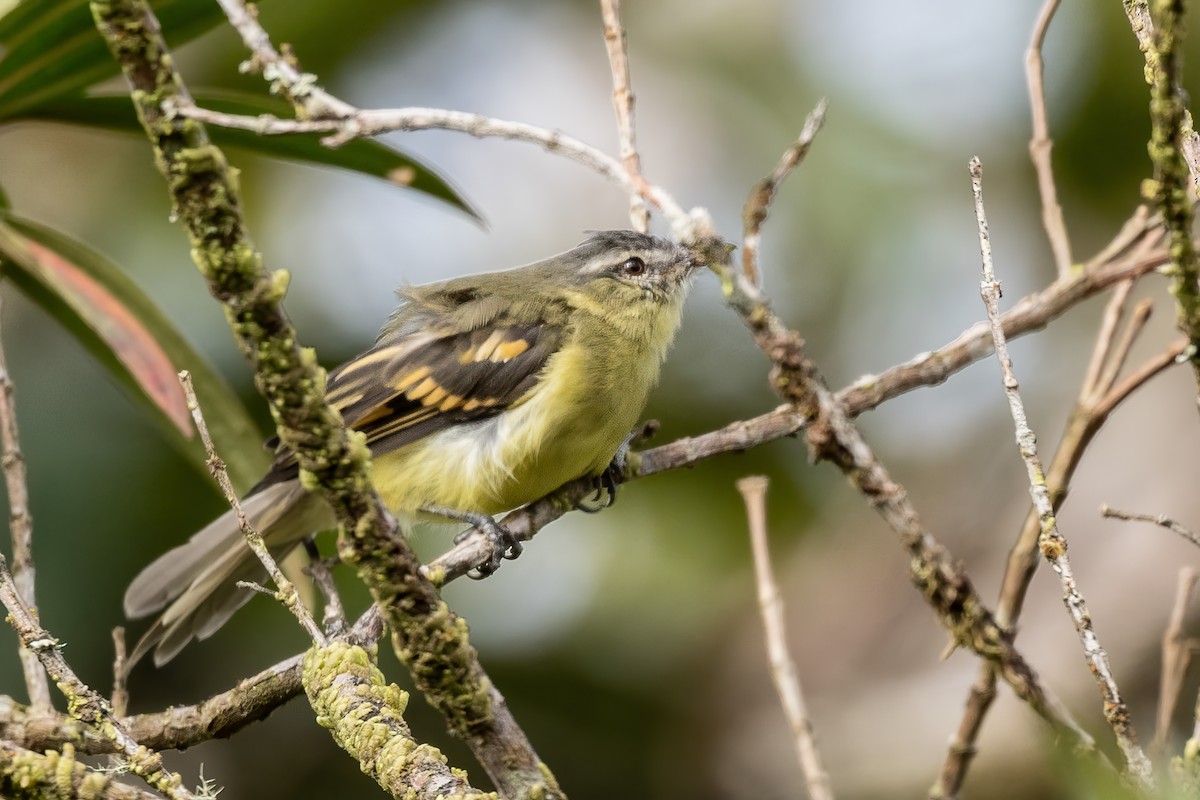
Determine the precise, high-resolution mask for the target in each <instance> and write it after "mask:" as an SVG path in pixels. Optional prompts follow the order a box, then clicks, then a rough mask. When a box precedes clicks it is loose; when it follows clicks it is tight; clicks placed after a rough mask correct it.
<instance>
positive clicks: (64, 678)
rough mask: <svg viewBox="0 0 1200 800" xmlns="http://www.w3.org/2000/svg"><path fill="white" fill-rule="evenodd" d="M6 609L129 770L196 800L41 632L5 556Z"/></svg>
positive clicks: (0, 565)
mask: <svg viewBox="0 0 1200 800" xmlns="http://www.w3.org/2000/svg"><path fill="white" fill-rule="evenodd" d="M0 603H2V604H3V605H4V608H5V609H7V610H8V621H9V623H10V624H11V625H12V626H13V629H14V630H15V631H16V632H17V636H19V637H20V639H21V643H22V644H23V645H24V646H25V647H27V648H29V650H30V651H31V652H33V653H35V654H36V655H37V657H38V660H39V661H41V662H42V666H43V667H45V668H46V672H47V673H49V675H50V678H51V679H52V680H53V681H54V683H55V684H56V685H57V686H58V688H59V690H60V691H61V692H62V693H63V695H64V696H65V697H66V698H67V711H68V713H70V715H71V716H72V717H74V718H75V719H77V720H79V721H80V722H82V723H84V724H85V725H87V726H89V727H90V728H91V729H92V730H94V731H95V732H97V733H98V734H99V735H100V736H102V737H103V738H105V739H107V740H109V741H110V742H112V743H113V744H114V745H115V746H116V749H117V752H118V753H120V754H121V756H122V757H123V758H124V759H125V760H126V761H127V762H128V764H129V769H130V771H131V772H133V773H134V774H136V775H138V776H139V777H141V778H142V779H143V780H145V781H146V782H147V783H148V784H150V785H151V786H153V787H154V788H155V789H157V790H158V791H160V792H162V793H163V794H164V795H166V796H167V797H169V798H171V800H193V795H192V793H191V792H189V791H188V790H187V789H184V788H183V780H182V778H180V777H179V775H178V774H177V773H174V772H171V771H170V770H168V769H166V767H164V766H163V761H162V756H160V755H159V754H158V753H156V752H154V751H153V750H150V749H148V748H146V747H145V746H144V745H142V744H141V743H140V742H138V741H137V740H136V739H134V738H133V736H132V735H131V734H130V732H129V731H128V730H127V729H126V728H125V726H124V724H122V722H121V721H120V720H119V719H117V717H116V715H115V714H114V713H113V710H112V706H111V705H110V704H109V702H108V701H107V700H105V699H104V698H103V697H102V696H101V695H100V694H99V693H98V692H96V691H95V690H94V689H92V688H91V687H90V686H88V685H87V684H85V683H84V682H83V681H81V680H80V679H79V676H77V675H76V674H75V671H74V670H72V669H71V667H70V665H69V664H67V662H66V659H64V658H63V657H62V654H61V653H60V652H59V651H58V648H59V646H60V643H59V641H58V640H57V639H55V638H54V637H53V636H51V635H50V633H49V632H48V631H47V630H46V629H45V628H43V627H42V626H41V624H40V623H39V622H38V621H37V619H36V618H35V617H34V616H33V614H32V612H30V610H29V608H28V606H26V605H25V602H24V600H22V599H21V596H20V594H19V593H18V592H17V587H16V584H14V583H13V578H12V574H11V573H9V571H8V563H7V561H6V560H5V559H4V557H3V556H0Z"/></svg>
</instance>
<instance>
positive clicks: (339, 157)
mask: <svg viewBox="0 0 1200 800" xmlns="http://www.w3.org/2000/svg"><path fill="white" fill-rule="evenodd" d="M196 103H197V104H198V105H200V106H202V107H204V108H208V109H211V110H213V111H220V112H222V113H225V114H238V115H242V116H254V117H257V116H259V115H261V114H272V115H274V116H277V117H281V118H287V117H290V116H291V109H290V106H288V105H287V104H286V103H284V102H283V101H281V100H276V99H274V98H270V97H266V96H263V97H259V96H257V95H250V94H246V95H243V94H238V93H231V92H220V93H200V94H198V95H197V97H196ZM28 114H29V117H30V118H32V119H41V120H46V121H51V122H62V123H72V124H77V125H88V126H91V127H96V128H103V129H106V130H113V131H121V132H128V133H137V134H139V135H140V134H141V131H142V128H141V124H140V123H139V122H138V119H137V116H136V115H135V114H134V111H133V104H132V103H131V102H130V101H129V97H128V96H126V95H98V96H94V97H75V98H65V99H62V100H58V101H55V102H52V103H45V104H42V105H40V106H38V107H37V108H35V109H32V110H30V111H29V112H28ZM208 131H209V135H210V136H211V137H212V139H213V141H214V142H216V143H217V144H218V145H221V146H222V147H225V146H229V147H239V148H242V149H245V150H249V151H252V152H255V153H259V154H262V155H266V156H271V157H274V158H284V159H290V160H293V161H301V162H306V163H309V164H320V165H325V166H332V167H340V168H342V169H349V170H353V171H355V172H360V173H363V174H364V175H371V176H373V177H376V178H380V179H382V180H385V181H388V182H389V183H392V184H394V185H397V186H402V187H404V188H407V189H413V190H415V191H418V192H422V193H424V194H427V195H430V196H432V197H436V198H437V199H439V200H442V201H444V202H446V203H449V204H450V205H452V206H454V207H455V208H457V209H459V210H460V211H464V212H466V213H467V214H469V215H470V216H472V217H474V218H475V219H476V220H478V219H479V214H478V213H476V211H475V210H474V209H473V208H472V207H471V206H470V204H469V203H468V202H467V201H466V200H465V199H464V198H463V197H462V196H461V195H460V194H459V193H458V192H457V191H455V189H454V188H453V187H451V186H450V185H449V184H448V183H447V182H446V180H445V179H444V178H443V177H442V176H441V175H439V174H438V173H437V172H436V171H434V169H433V168H432V167H429V166H427V165H426V164H423V163H421V162H420V161H418V160H416V159H414V158H413V157H412V156H409V155H406V154H404V153H402V152H400V151H398V150H394V149H392V148H390V147H388V146H387V145H384V144H381V143H379V142H376V141H371V140H368V139H357V140H355V141H352V142H350V143H348V144H346V145H343V146H342V147H339V148H337V149H331V148H328V147H325V146H324V145H322V144H321V142H320V138H321V137H320V135H317V134H313V135H303V136H300V135H295V136H260V135H258V134H256V133H253V132H251V131H239V130H231V129H228V128H221V127H216V126H210V127H209V129H208Z"/></svg>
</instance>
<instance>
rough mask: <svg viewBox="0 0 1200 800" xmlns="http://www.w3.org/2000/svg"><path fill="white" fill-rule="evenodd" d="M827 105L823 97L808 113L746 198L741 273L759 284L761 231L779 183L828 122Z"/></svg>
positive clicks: (755, 283) (801, 158) (827, 102)
mask: <svg viewBox="0 0 1200 800" xmlns="http://www.w3.org/2000/svg"><path fill="white" fill-rule="evenodd" d="M828 108H829V101H828V100H826V99H825V98H823V97H822V98H821V99H820V100H819V101H818V102H817V105H816V107H815V108H813V110H812V111H810V112H808V117H807V118H805V120H804V127H803V128H801V129H800V136H799V137H797V139H796V141H795V142H793V143H792V146H791V147H789V148H788V149H787V150H785V151H784V152H783V155H782V156H780V158H779V163H778V164H776V165H775V169H774V170H772V172H771V174H770V175H768V176H767V177H765V178H763V179H762V180H761V181H759V182H758V183H756V184H755V185H754V188H753V189H751V190H750V196H749V197H747V198H746V205H745V206H744V207H743V208H742V274H743V275H745V276H746V279H747V280H748V281H750V282H751V283H753V284H754V285H756V286H757V285H759V284H760V283H761V281H760V280H759V275H758V246H759V241H760V239H761V235H760V231H761V230H762V225H763V222H765V221H766V219H767V211H768V209H769V208H770V206H771V201H772V200H774V199H775V193H776V192H777V191H779V185H780V184H781V183H783V181H784V179H785V178H787V176H788V175H789V174H790V173H791V171H792V170H793V169H795V168H796V166H797V165H798V164H799V163H800V162H801V161H803V160H804V156H805V155H806V154H807V153H808V148H809V147H811V146H812V143H813V139H815V138H816V137H817V134H818V133H820V131H821V126H822V125H824V124H825V112H826V111H827V110H828Z"/></svg>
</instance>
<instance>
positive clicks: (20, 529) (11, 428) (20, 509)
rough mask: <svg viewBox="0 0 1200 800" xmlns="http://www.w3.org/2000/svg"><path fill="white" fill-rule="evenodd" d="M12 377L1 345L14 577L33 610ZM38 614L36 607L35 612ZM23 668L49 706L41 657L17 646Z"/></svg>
mask: <svg viewBox="0 0 1200 800" xmlns="http://www.w3.org/2000/svg"><path fill="white" fill-rule="evenodd" d="M14 394H15V392H14V390H13V382H12V376H11V375H9V373H8V364H7V361H6V359H5V357H4V348H3V347H2V346H0V439H2V450H0V464H2V465H3V468H4V485H5V488H6V489H7V491H8V529H9V531H10V533H11V536H12V548H13V580H14V581H16V585H17V591H18V592H19V593H20V595H21V599H22V600H24V601H25V604H26V605H27V606H29V608H31V609H36V608H37V600H36V598H35V595H34V582H35V581H34V568H33V515H32V514H30V513H29V482H28V480H27V477H26V474H25V457H24V456H23V455H21V439H20V437H19V436H18V434H17V408H16V404H15V401H14V397H13V395H14ZM34 613H35V614H36V610H35V611H34ZM17 652H18V655H19V656H20V657H21V671H22V672H24V673H25V690H26V691H27V692H28V693H29V703H30V704H31V705H32V706H34V707H35V708H50V683H49V681H47V680H46V671H45V670H44V669H42V664H41V662H40V661H38V657H37V656H36V655H34V654H33V653H31V652H30V651H29V650H28V649H27V648H25V647H24V646H23V645H22V646H21V647H20V648H19V649H18V651H17Z"/></svg>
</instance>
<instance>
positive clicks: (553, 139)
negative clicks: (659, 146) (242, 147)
mask: <svg viewBox="0 0 1200 800" xmlns="http://www.w3.org/2000/svg"><path fill="white" fill-rule="evenodd" d="M172 108H173V110H174V111H175V112H177V113H178V114H179V115H180V116H184V117H189V118H191V119H195V120H198V121H200V122H204V123H207V124H210V125H217V126H219V127H223V128H235V129H238V130H247V131H253V132H255V133H258V134H260V135H264V136H281V135H288V134H295V133H328V134H331V135H330V136H329V137H327V138H325V139H324V140H323V142H324V143H325V144H326V145H328V146H330V147H337V146H339V145H342V144H345V143H346V142H348V141H350V140H351V139H355V138H361V137H368V136H378V135H379V134H382V133H388V132H390V131H420V130H447V131H457V132H459V133H466V134H469V135H471V136H475V137H477V138H481V139H482V138H499V139H512V140H515V141H521V142H528V143H530V144H535V145H538V146H539V147H542V148H544V149H545V150H547V151H548V152H551V153H555V154H556V155H561V156H563V157H565V158H568V159H570V160H572V161H575V162H578V163H579V164H582V165H583V166H585V167H587V168H588V169H590V170H592V171H593V172H595V173H597V174H598V175H601V176H603V177H605V178H607V179H608V180H610V181H612V182H613V183H615V184H617V185H618V186H620V187H621V188H622V189H624V190H625V191H626V192H628V193H630V194H636V195H640V196H641V197H644V198H645V199H646V201H647V202H649V203H650V204H651V205H653V206H654V207H655V208H657V209H659V210H660V211H661V212H662V213H663V216H665V217H666V218H667V221H668V222H670V223H671V226H672V229H673V230H674V232H675V235H676V236H677V237H679V238H680V239H682V240H685V241H686V240H689V239H691V238H692V230H693V221H692V218H691V216H689V215H688V213H687V212H686V211H684V210H683V208H682V207H681V206H680V205H679V204H678V203H676V202H675V200H674V199H673V198H672V197H671V196H670V195H669V194H667V193H666V192H665V191H664V190H663V189H661V188H660V187H658V186H655V185H653V184H651V183H648V182H646V181H644V180H642V181H635V180H633V179H632V178H630V177H629V174H628V173H627V172H626V170H625V166H624V165H623V164H622V163H621V162H620V161H618V160H617V159H615V158H613V157H612V156H610V155H608V154H607V153H605V152H604V151H602V150H600V149H599V148H596V147H593V146H592V145H590V144H586V143H584V142H582V141H580V140H579V139H576V138H575V137H573V136H568V135H566V134H564V133H561V132H560V131H556V130H551V129H550V128H541V127H538V126H537V125H530V124H528V123H524V122H514V121H511V120H502V119H495V118H493V117H485V116H483V115H482V114H473V113H471V112H468V111H449V110H446V109H441V108H385V109H363V110H360V111H357V112H356V113H355V114H354V116H353V117H350V118H347V119H315V120H286V119H279V118H278V117H273V116H270V115H266V114H265V115H262V116H258V117H245V116H238V115H236V114H225V113H221V112H217V111H210V110H208V109H203V108H200V107H199V106H197V105H195V104H194V103H193V102H191V101H190V100H187V101H184V100H178V101H176V102H175V103H174V105H173V106H172Z"/></svg>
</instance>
